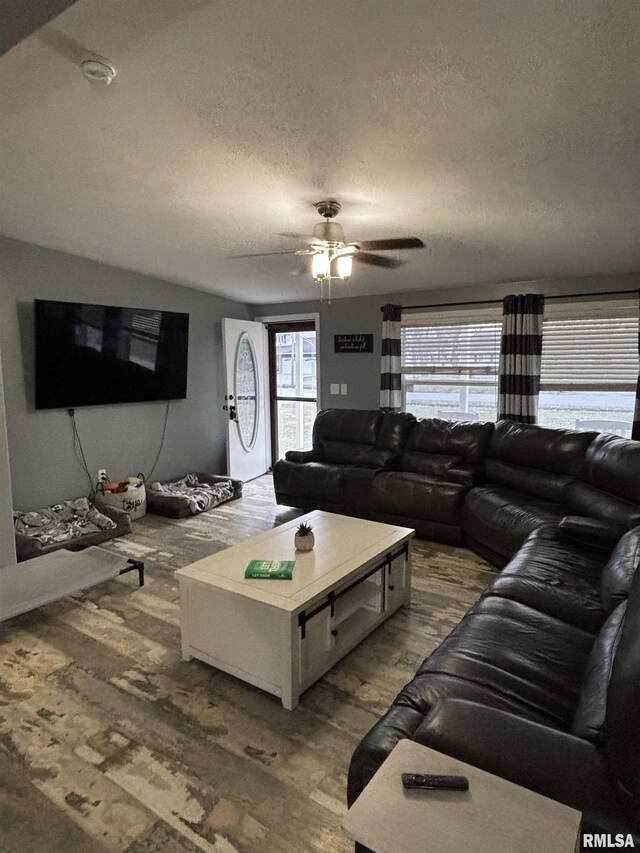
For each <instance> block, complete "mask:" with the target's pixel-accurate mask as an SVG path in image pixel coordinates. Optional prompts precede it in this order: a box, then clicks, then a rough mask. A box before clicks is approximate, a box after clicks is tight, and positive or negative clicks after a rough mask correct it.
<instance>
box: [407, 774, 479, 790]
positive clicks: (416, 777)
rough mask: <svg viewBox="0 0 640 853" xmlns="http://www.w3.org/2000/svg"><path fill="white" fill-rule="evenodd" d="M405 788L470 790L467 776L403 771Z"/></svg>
mask: <svg viewBox="0 0 640 853" xmlns="http://www.w3.org/2000/svg"><path fill="white" fill-rule="evenodd" d="M402 784H403V785H404V787H405V788H420V789H423V790H425V791H468V790H469V780H468V779H467V777H466V776H434V775H433V774H426V773H403V774H402Z"/></svg>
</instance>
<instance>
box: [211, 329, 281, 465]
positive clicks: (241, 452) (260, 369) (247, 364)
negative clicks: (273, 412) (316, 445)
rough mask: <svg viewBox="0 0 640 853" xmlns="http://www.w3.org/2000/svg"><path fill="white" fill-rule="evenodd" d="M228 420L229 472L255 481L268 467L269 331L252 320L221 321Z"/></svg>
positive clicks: (225, 402)
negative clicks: (267, 342)
mask: <svg viewBox="0 0 640 853" xmlns="http://www.w3.org/2000/svg"><path fill="white" fill-rule="evenodd" d="M222 341H223V348H224V364H225V377H226V388H225V399H224V407H225V411H226V413H227V415H228V420H227V471H228V473H229V476H230V477H235V478H236V479H238V480H253V478H254V477H259V476H260V474H264V473H265V472H266V470H267V468H268V467H269V465H268V461H267V460H268V456H267V441H268V432H267V411H268V409H267V401H268V395H267V370H266V359H265V355H266V330H265V327H264V326H263V325H262V323H253V322H251V321H250V320H230V319H228V318H226V317H225V318H224V319H223V320H222Z"/></svg>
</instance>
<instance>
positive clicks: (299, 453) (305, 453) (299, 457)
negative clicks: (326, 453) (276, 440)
mask: <svg viewBox="0 0 640 853" xmlns="http://www.w3.org/2000/svg"><path fill="white" fill-rule="evenodd" d="M284 458H285V459H286V460H287V462H299V463H300V464H303V463H305V462H318V461H319V458H320V457H319V455H318V451H317V450H287V452H286V453H285V455H284Z"/></svg>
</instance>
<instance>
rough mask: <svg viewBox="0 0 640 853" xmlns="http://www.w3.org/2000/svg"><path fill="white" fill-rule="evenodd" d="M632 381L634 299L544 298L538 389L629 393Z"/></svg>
mask: <svg viewBox="0 0 640 853" xmlns="http://www.w3.org/2000/svg"><path fill="white" fill-rule="evenodd" d="M637 379H638V300H637V297H636V298H633V299H619V300H603V301H591V302H576V301H572V302H565V303H554V302H552V301H551V300H549V301H548V302H547V304H546V306H545V315H544V325H543V335H542V366H541V389H542V390H544V391H563V390H569V389H574V390H583V391H633V390H635V387H636V382H637Z"/></svg>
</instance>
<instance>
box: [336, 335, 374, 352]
mask: <svg viewBox="0 0 640 853" xmlns="http://www.w3.org/2000/svg"><path fill="white" fill-rule="evenodd" d="M333 340H334V344H335V352H373V335H334V336H333Z"/></svg>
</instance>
